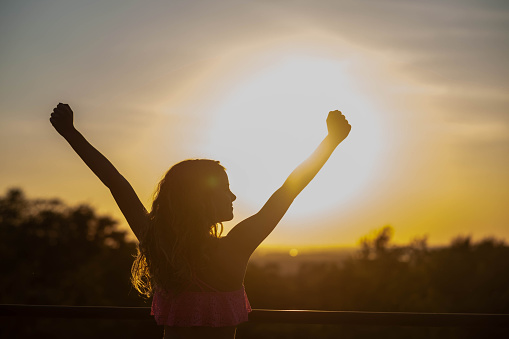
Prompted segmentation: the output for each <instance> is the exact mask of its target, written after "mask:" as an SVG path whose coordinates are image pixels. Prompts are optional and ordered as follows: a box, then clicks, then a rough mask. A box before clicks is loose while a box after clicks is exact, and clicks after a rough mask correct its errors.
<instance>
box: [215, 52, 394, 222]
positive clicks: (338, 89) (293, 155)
mask: <svg viewBox="0 0 509 339" xmlns="http://www.w3.org/2000/svg"><path fill="white" fill-rule="evenodd" d="M356 85H357V84H356V82H355V81H354V79H353V77H352V75H350V74H349V73H348V60H343V61H342V60H331V59H323V58H317V57H298V56H294V57H287V58H282V59H280V60H279V61H278V62H276V63H274V64H273V65H270V66H267V67H264V68H263V69H258V70H256V71H255V72H253V73H252V74H251V76H249V77H247V78H245V79H244V80H243V81H241V82H240V83H238V84H237V86H236V87H235V88H234V89H233V90H231V91H230V93H229V94H228V95H227V96H226V97H225V99H224V100H223V101H222V102H221V103H220V104H218V105H217V106H216V107H215V108H213V109H212V112H210V113H211V114H214V116H215V118H214V120H213V121H214V125H213V126H211V128H210V130H209V131H210V135H209V136H208V139H207V141H208V142H207V145H208V152H207V153H209V154H210V155H212V156H213V157H214V158H217V159H220V160H221V161H222V162H223V163H224V164H225V165H226V166H227V168H228V169H229V171H228V172H229V175H230V181H231V183H232V189H233V190H236V192H235V193H236V194H237V196H239V201H241V202H244V203H246V204H247V205H249V207H253V208H259V207H261V205H262V204H263V203H264V202H265V201H266V200H267V198H268V197H269V196H270V194H271V193H272V192H273V191H274V190H275V189H277V188H278V187H279V186H280V185H281V184H282V183H283V182H284V180H285V179H286V177H287V176H288V175H289V174H290V173H291V171H292V170H293V169H294V168H295V167H296V166H297V165H299V164H300V163H301V162H302V161H303V160H304V159H306V157H307V156H309V154H311V152H312V151H313V150H314V149H315V147H316V146H317V145H318V144H319V143H320V141H321V140H322V139H323V138H324V137H325V136H326V133H327V128H326V123H325V119H326V117H327V114H328V112H329V111H332V110H336V109H338V110H341V111H342V112H343V113H344V115H345V116H346V118H347V119H348V120H349V122H350V123H351V125H352V132H351V134H350V136H349V137H348V138H347V139H346V140H345V141H344V143H343V144H342V145H340V147H339V148H338V149H337V150H336V152H335V154H333V156H332V158H331V159H330V161H329V163H328V164H326V166H325V167H324V169H323V170H322V172H320V173H319V174H318V176H317V177H316V178H315V180H314V181H313V182H312V183H311V184H310V185H309V187H307V188H306V190H304V192H303V193H302V194H301V196H299V198H298V199H297V200H296V201H295V203H294V205H293V206H292V208H291V210H290V211H289V215H293V216H294V217H295V216H297V217H302V216H312V215H313V214H314V213H317V212H324V211H330V210H332V209H334V208H335V207H337V206H338V205H341V204H345V203H347V202H349V201H350V200H351V199H353V198H355V197H356V196H357V195H359V194H362V193H363V188H364V186H365V185H366V184H367V183H368V182H369V181H370V180H371V179H372V178H373V174H374V173H375V169H376V167H377V161H378V160H379V153H380V149H381V147H382V145H383V143H384V140H383V139H382V134H381V129H382V127H381V123H380V121H379V118H378V114H377V112H375V111H374V109H373V108H372V107H370V105H369V103H368V101H367V100H366V99H365V98H363V97H362V95H361V94H360V93H358V91H357V90H356Z"/></svg>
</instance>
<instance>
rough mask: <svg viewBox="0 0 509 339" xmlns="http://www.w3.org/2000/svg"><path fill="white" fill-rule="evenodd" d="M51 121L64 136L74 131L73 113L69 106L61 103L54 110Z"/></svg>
mask: <svg viewBox="0 0 509 339" xmlns="http://www.w3.org/2000/svg"><path fill="white" fill-rule="evenodd" d="M49 121H50V122H51V124H52V125H53V127H55V129H56V130H57V132H58V133H60V135H62V136H65V134H66V133H69V132H71V131H73V130H74V124H73V112H72V109H71V107H69V105H67V104H63V103H59V104H58V105H57V107H55V108H54V109H53V113H51V117H50V119H49Z"/></svg>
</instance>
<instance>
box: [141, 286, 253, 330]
mask: <svg viewBox="0 0 509 339" xmlns="http://www.w3.org/2000/svg"><path fill="white" fill-rule="evenodd" d="M197 282H199V284H198V285H199V286H200V287H201V286H202V285H205V286H207V287H208V288H209V289H210V291H205V290H204V289H203V288H202V291H184V292H181V293H180V294H178V295H174V294H172V293H171V292H168V293H164V291H162V290H157V289H156V290H155V293H154V296H153V299H152V311H151V314H152V315H153V316H154V318H155V320H156V322H157V324H158V325H167V326H177V327H191V326H206V327H226V326H236V325H238V324H240V323H242V322H245V321H247V319H248V314H249V312H251V306H250V305H249V300H248V299H247V295H246V291H245V290H244V286H242V287H241V288H240V289H238V290H236V291H229V292H222V291H218V290H216V289H214V288H212V287H210V286H208V285H206V284H205V283H203V282H202V281H200V280H197Z"/></svg>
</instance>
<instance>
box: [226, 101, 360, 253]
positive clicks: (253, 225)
mask: <svg viewBox="0 0 509 339" xmlns="http://www.w3.org/2000/svg"><path fill="white" fill-rule="evenodd" d="M327 129H328V132H329V133H328V135H327V136H326V137H325V139H324V140H323V141H322V142H321V144H320V145H319V146H318V148H317V149H316V150H315V151H314V152H313V154H311V156H310V157H309V158H308V159H306V160H305V161H304V162H303V163H302V164H300V165H299V166H298V167H297V168H296V169H295V170H294V171H293V172H292V173H291V174H290V176H289V177H288V179H286V181H285V182H284V184H283V186H281V187H280V188H279V189H278V190H277V191H276V192H275V193H274V194H273V195H272V196H271V197H270V198H269V200H268V201H267V202H266V203H265V205H264V206H263V207H262V209H261V210H260V211H259V212H258V213H256V214H255V215H253V216H251V217H249V218H247V219H245V220H244V221H242V222H240V223H239V224H238V225H236V226H235V227H234V228H233V229H232V230H231V231H230V232H229V233H228V235H227V236H226V238H227V239H228V241H229V242H230V244H231V246H233V247H234V249H235V251H236V252H237V253H239V254H240V255H242V256H246V257H247V258H249V256H250V255H251V254H252V253H253V251H254V250H255V249H256V248H257V247H258V245H260V243H261V242H262V241H263V240H264V239H265V238H266V237H267V236H268V235H269V234H270V233H271V232H272V230H273V229H274V227H276V225H277V224H278V223H279V221H280V220H281V218H282V217H283V216H284V215H285V213H286V211H287V210H288V208H289V207H290V205H291V204H292V202H293V200H294V199H295V198H296V197H297V195H299V193H300V192H301V191H302V190H303V189H304V187H306V186H307V185H308V184H309V182H310V181H311V180H312V179H313V178H314V177H315V175H316V174H317V173H318V172H319V171H320V169H321V168H322V167H323V165H324V164H325V163H326V162H327V160H328V159H329V157H330V156H331V154H332V152H333V151H334V150H335V149H336V147H337V146H338V145H339V144H340V143H341V142H342V141H343V140H344V139H345V138H346V137H347V136H348V133H350V129H351V126H350V124H349V123H348V121H347V120H346V118H345V117H344V115H343V114H341V112H340V111H332V112H329V116H328V117H327Z"/></svg>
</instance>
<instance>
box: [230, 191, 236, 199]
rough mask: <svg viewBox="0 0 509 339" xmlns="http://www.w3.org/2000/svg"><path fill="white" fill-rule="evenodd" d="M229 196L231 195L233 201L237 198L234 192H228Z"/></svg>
mask: <svg viewBox="0 0 509 339" xmlns="http://www.w3.org/2000/svg"><path fill="white" fill-rule="evenodd" d="M230 194H231V196H232V201H235V200H237V196H236V195H235V194H233V192H230Z"/></svg>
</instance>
